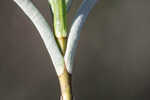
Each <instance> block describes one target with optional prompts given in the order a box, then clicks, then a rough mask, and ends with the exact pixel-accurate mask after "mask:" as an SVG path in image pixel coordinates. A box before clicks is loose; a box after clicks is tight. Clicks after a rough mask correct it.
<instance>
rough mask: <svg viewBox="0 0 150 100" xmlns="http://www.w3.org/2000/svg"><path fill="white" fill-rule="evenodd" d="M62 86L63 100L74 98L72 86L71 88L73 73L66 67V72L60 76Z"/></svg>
mask: <svg viewBox="0 0 150 100" xmlns="http://www.w3.org/2000/svg"><path fill="white" fill-rule="evenodd" d="M58 78H59V83H60V88H61V93H62V96H61V100H73V98H72V88H71V75H70V74H69V73H68V72H67V69H66V67H65V68H64V73H63V74H61V75H60V76H58Z"/></svg>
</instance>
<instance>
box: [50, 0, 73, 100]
mask: <svg viewBox="0 0 150 100" xmlns="http://www.w3.org/2000/svg"><path fill="white" fill-rule="evenodd" d="M49 3H50V6H51V9H52V12H53V22H54V33H55V37H56V41H57V43H58V45H59V47H60V50H61V52H62V54H63V55H64V54H65V51H66V44H67V42H66V41H67V24H66V13H67V11H66V8H67V5H66V2H65V0H49ZM63 68H64V71H63V73H62V74H60V75H58V79H59V84H60V88H61V95H62V96H61V100H72V93H71V75H70V74H69V73H68V71H67V69H66V66H65V65H64V66H63Z"/></svg>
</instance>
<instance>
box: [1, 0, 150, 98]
mask: <svg viewBox="0 0 150 100" xmlns="http://www.w3.org/2000/svg"><path fill="white" fill-rule="evenodd" d="M33 1H34V3H35V4H36V6H37V7H38V8H39V9H40V11H41V12H42V14H43V15H44V16H45V17H46V19H47V20H48V21H49V23H50V24H51V23H52V20H51V14H50V12H49V8H48V4H47V0H33ZM80 2H81V0H74V4H73V6H72V8H71V11H70V12H69V15H68V24H69V26H70V24H71V21H72V18H73V16H74V14H75V11H76V9H77V7H78V6H79V3H80ZM73 92H74V95H75V97H76V100H150V0H104V1H103V3H98V4H97V5H96V6H95V7H94V9H93V10H92V12H91V13H90V15H89V17H88V19H87V22H86V23H85V25H84V27H83V30H82V32H81V38H80V41H79V46H78V49H77V53H76V57H75V67H74V70H73ZM59 95H60V90H59V86H58V80H57V77H56V74H55V70H54V68H53V65H52V63H51V59H50V58H49V55H48V53H47V51H46V49H45V47H44V45H43V42H42V40H41V38H40V36H39V34H38V32H37V30H36V29H35V27H34V26H33V25H32V23H31V22H30V21H29V19H28V18H27V17H26V16H25V15H24V13H23V12H22V11H21V10H20V8H19V7H17V6H16V4H15V3H14V2H13V1H12V0H0V100H59Z"/></svg>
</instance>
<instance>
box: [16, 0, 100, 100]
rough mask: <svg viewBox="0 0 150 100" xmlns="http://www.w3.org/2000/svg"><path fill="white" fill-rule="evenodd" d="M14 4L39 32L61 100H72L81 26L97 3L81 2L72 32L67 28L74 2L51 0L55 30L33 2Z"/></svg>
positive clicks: (93, 0)
mask: <svg viewBox="0 0 150 100" xmlns="http://www.w3.org/2000/svg"><path fill="white" fill-rule="evenodd" d="M13 1H14V2H16V4H17V5H18V6H19V7H20V8H21V9H22V10H23V12H24V13H25V14H26V16H27V17H28V18H29V19H30V20H31V21H32V23H33V25H34V26H35V27H36V29H37V30H38V31H39V35H40V36H41V39H42V40H43V42H44V44H45V47H46V49H47V51H48V53H49V55H50V57H51V59H52V62H53V65H54V67H55V70H56V73H57V76H58V79H59V83H60V88H61V96H60V97H61V100H73V94H72V89H71V75H72V68H73V61H74V60H73V59H74V55H75V50H76V47H77V44H78V40H79V36H80V31H81V29H82V26H83V24H84V22H85V20H86V18H87V16H88V14H89V12H90V11H91V9H92V8H93V6H94V5H95V4H96V2H97V1H98V0H83V1H82V3H81V5H80V7H79V8H78V10H77V12H76V14H75V17H74V19H73V22H72V26H71V28H70V29H67V12H68V11H69V10H70V7H71V3H72V0H48V4H49V6H50V8H51V10H52V15H53V19H52V20H53V27H54V30H53V31H52V30H51V28H50V26H49V24H48V22H47V21H46V20H45V18H44V17H43V16H42V14H41V13H40V12H39V10H38V9H37V8H36V7H35V5H34V4H33V3H32V0H13Z"/></svg>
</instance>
